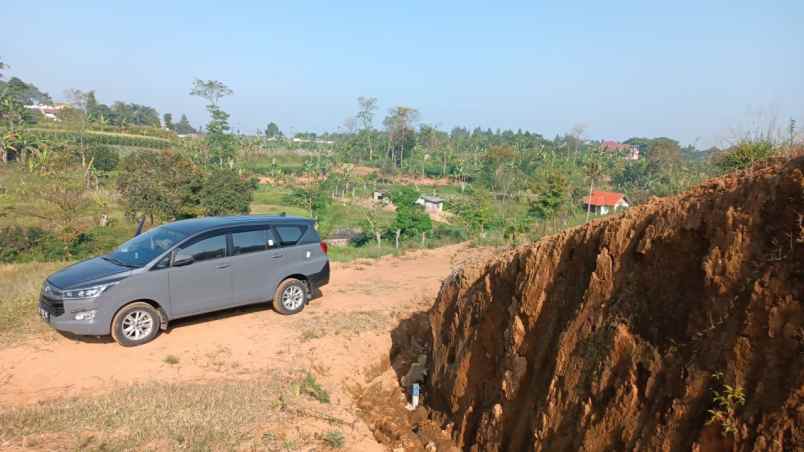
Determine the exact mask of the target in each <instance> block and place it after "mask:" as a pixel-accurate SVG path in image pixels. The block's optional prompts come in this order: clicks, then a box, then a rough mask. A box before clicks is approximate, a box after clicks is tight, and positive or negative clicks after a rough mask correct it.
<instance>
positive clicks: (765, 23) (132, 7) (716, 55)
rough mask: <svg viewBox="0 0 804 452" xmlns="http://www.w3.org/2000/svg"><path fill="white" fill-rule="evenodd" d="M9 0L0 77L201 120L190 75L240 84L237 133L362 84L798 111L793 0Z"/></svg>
mask: <svg viewBox="0 0 804 452" xmlns="http://www.w3.org/2000/svg"><path fill="white" fill-rule="evenodd" d="M3 3H4V5H3V7H2V8H0V23H2V28H3V32H2V36H3V38H2V41H0V59H2V60H3V61H5V62H6V63H8V64H9V65H10V66H11V70H9V71H7V74H6V76H11V75H17V76H19V77H21V78H23V79H25V80H27V81H32V82H34V83H36V84H37V85H38V86H40V88H43V89H44V90H46V91H48V92H50V93H51V94H52V95H54V97H57V98H58V97H60V96H61V94H62V93H63V91H64V90H65V89H67V88H79V89H84V90H89V89H94V90H96V93H97V97H98V99H99V100H100V101H102V102H106V103H111V102H112V101H114V100H125V101H129V102H137V103H141V104H146V105H151V106H154V107H156V108H157V109H158V110H159V111H160V113H164V112H168V111H169V112H172V113H173V114H174V116H178V115H179V114H181V113H187V114H188V116H189V117H190V120H191V122H193V124H195V125H199V124H203V123H205V122H206V121H207V116H206V113H205V111H204V108H203V106H204V105H203V104H204V103H203V101H202V100H200V99H197V98H193V97H190V96H189V95H188V93H189V90H190V85H191V82H192V80H193V79H194V78H195V77H198V78H203V79H218V80H221V81H223V82H225V83H226V84H227V85H229V86H230V87H231V88H232V89H233V90H234V92H235V94H234V96H232V97H230V98H227V99H225V100H224V101H223V102H222V106H223V107H224V109H226V110H227V111H229V112H230V113H231V114H232V123H233V125H234V126H235V127H237V128H239V129H240V130H241V131H243V132H252V131H255V130H256V129H258V128H260V129H263V128H264V127H265V125H266V124H267V123H268V122H269V121H275V122H277V123H278V124H279V125H280V127H281V128H282V129H283V130H284V131H285V132H286V133H288V132H297V131H302V130H314V131H326V130H330V131H333V130H337V128H338V127H339V126H340V125H341V124H342V123H343V121H344V119H345V118H346V117H348V116H350V115H353V114H354V113H355V111H356V105H357V102H356V100H355V99H356V98H357V97H358V96H375V97H377V98H379V100H380V104H381V108H382V110H381V113H382V115H384V113H385V112H386V110H387V109H388V108H390V107H392V106H394V105H407V106H411V107H415V108H417V109H419V111H420V112H421V120H422V122H426V123H430V124H435V125H437V126H440V127H442V128H444V129H447V130H448V129H449V128H451V127H452V126H454V125H465V126H469V127H474V126H482V127H484V128H485V127H490V128H493V129H496V128H512V129H518V128H522V129H528V130H532V131H536V132H539V133H542V134H544V135H545V136H548V137H552V136H554V135H555V134H556V133H563V132H565V131H567V130H569V129H570V128H572V127H573V126H575V125H576V124H583V125H585V126H586V127H587V129H586V135H587V136H588V137H590V138H614V139H625V138H628V137H630V136H635V135H637V136H660V135H664V136H671V137H675V138H678V139H680V140H681V141H682V142H683V143H685V144H686V143H697V144H698V145H699V146H708V145H711V144H719V143H721V142H722V141H723V140H724V139H726V138H728V137H730V136H731V135H732V134H733V133H734V130H735V129H737V130H739V129H740V128H742V127H744V126H745V124H747V123H751V122H754V121H756V119H755V118H757V117H759V116H760V114H761V116H762V117H763V118H767V117H770V116H774V117H777V118H779V119H780V122H786V121H787V120H788V118H795V119H797V120H798V121H799V124H802V125H804V26H802V24H804V2H802V1H800V0H790V1H768V2H757V1H751V2H748V1H738V0H733V1H695V2H692V1H675V2H652V1H647V2H646V1H614V0H612V1H607V2H600V1H589V2H570V1H564V2H558V1H556V2H542V1H526V2H471V1H462V2H446V1H444V2H432V1H430V2H427V1H416V0H409V1H406V2H365V3H362V2H361V3H358V2H346V1H341V2H308V1H297V2H267V1H230V2H220V1H192V2H189V1H164V0H163V1H160V2H154V1H137V2H123V1H120V2H109V1H103V2H99V1H98V2H95V1H76V2H63V1H39V2H34V3H31V2H28V1H16V0H10V1H9V0H5V1H4V2H3ZM386 3H395V4H394V5H385V4H386ZM34 5H35V6H34ZM382 115H380V116H382ZM763 120H764V119H763ZM380 123H381V117H380V118H378V120H377V125H378V126H379V125H380Z"/></svg>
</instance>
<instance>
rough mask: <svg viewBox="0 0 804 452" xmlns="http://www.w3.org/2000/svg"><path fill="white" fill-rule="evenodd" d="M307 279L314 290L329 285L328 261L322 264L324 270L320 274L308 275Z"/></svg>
mask: <svg viewBox="0 0 804 452" xmlns="http://www.w3.org/2000/svg"><path fill="white" fill-rule="evenodd" d="M308 279H309V280H310V284H311V285H312V286H313V288H315V289H317V288H319V287H322V286H326V285H327V284H329V261H327V263H326V264H324V268H323V269H321V271H320V272H318V273H314V274H312V275H310V276H309V277H308Z"/></svg>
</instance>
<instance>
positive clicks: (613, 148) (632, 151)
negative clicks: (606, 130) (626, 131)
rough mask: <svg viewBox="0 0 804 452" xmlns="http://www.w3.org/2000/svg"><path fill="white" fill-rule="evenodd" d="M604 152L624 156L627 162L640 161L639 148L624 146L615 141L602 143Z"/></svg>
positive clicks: (630, 145)
mask: <svg viewBox="0 0 804 452" xmlns="http://www.w3.org/2000/svg"><path fill="white" fill-rule="evenodd" d="M600 150H601V151H603V152H617V153H620V154H623V156H624V157H623V158H624V159H625V160H639V146H636V145H633V144H623V143H620V142H617V141H614V140H604V141H603V142H601V143H600Z"/></svg>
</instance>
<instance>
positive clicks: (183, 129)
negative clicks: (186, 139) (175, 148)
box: [174, 114, 196, 135]
mask: <svg viewBox="0 0 804 452" xmlns="http://www.w3.org/2000/svg"><path fill="white" fill-rule="evenodd" d="M174 130H175V131H176V133H178V134H179V135H189V134H191V133H195V132H196V131H195V129H194V128H193V126H192V125H191V124H190V120H189V119H187V115H185V114H182V115H181V118H180V119H179V122H178V123H176V125H175V127H174Z"/></svg>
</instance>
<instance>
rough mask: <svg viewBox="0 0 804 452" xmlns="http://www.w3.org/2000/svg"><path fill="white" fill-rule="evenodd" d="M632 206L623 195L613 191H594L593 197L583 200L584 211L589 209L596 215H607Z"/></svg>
mask: <svg viewBox="0 0 804 452" xmlns="http://www.w3.org/2000/svg"><path fill="white" fill-rule="evenodd" d="M630 206H631V203H630V202H628V198H626V197H625V195H624V194H623V193H617V192H611V191H593V192H592V195H591V196H586V197H584V198H583V207H584V209H589V211H591V212H592V213H594V214H595V215H606V214H608V213H609V212H616V211H618V210H620V209H627V208H628V207H630Z"/></svg>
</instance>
